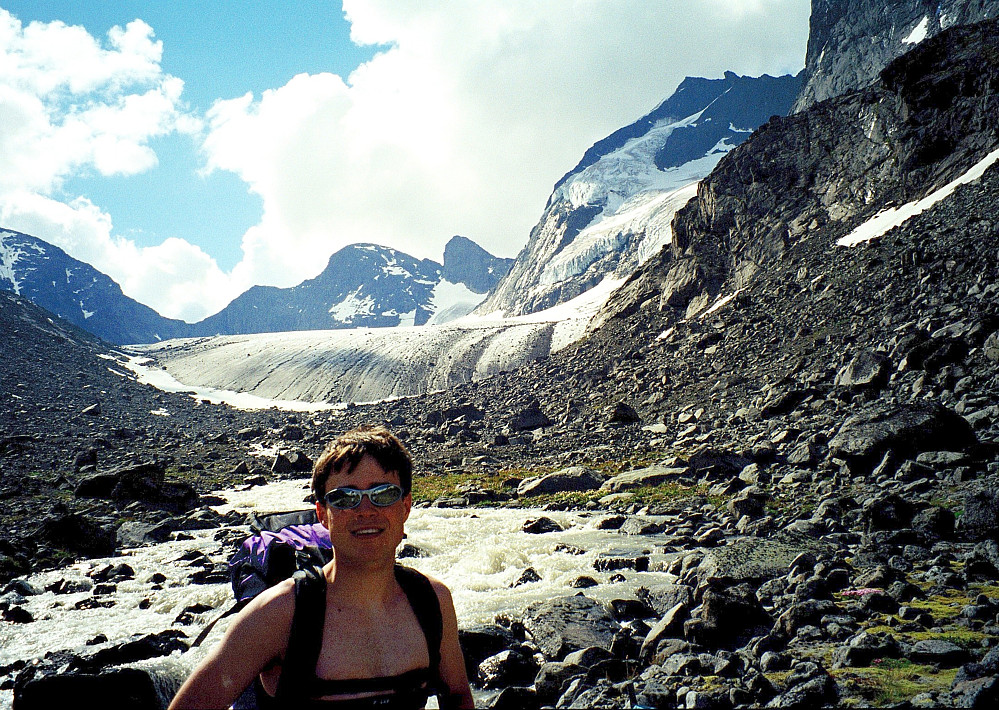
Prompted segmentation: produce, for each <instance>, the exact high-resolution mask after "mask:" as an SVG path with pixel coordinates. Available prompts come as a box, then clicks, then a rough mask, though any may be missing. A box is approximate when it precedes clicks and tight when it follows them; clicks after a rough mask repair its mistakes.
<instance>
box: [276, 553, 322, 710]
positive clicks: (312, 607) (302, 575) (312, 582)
mask: <svg viewBox="0 0 999 710" xmlns="http://www.w3.org/2000/svg"><path fill="white" fill-rule="evenodd" d="M292 579H294V580H295V615H294V616H293V617H292V621H291V632H290V633H289V634H288V648H287V650H286V651H285V655H284V662H283V663H282V664H281V677H280V679H279V680H278V687H277V694H276V698H277V699H279V700H287V699H288V698H292V697H295V696H296V695H298V696H300V695H301V694H302V691H303V689H304V688H305V687H306V686H307V685H308V683H309V681H310V680H312V679H314V678H315V677H316V664H317V663H318V662H319V652H320V651H321V650H322V649H321V647H322V643H323V626H324V621H325V619H326V577H325V576H324V575H323V570H322V567H319V566H318V565H315V564H306V565H304V566H303V567H302V569H300V570H298V571H297V572H295V574H294V575H292Z"/></svg>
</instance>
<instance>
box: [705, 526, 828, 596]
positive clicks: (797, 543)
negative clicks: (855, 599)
mask: <svg viewBox="0 0 999 710" xmlns="http://www.w3.org/2000/svg"><path fill="white" fill-rule="evenodd" d="M826 547H827V546H826V545H825V544H824V543H822V542H820V541H817V540H814V539H811V538H806V537H800V536H790V535H787V536H784V537H781V538H763V539H758V538H753V539H748V540H737V541H735V542H733V543H732V544H730V545H725V546H723V547H716V548H712V549H711V550H709V551H708V552H706V553H705V555H704V559H703V560H701V564H700V565H698V567H697V578H698V580H699V581H700V582H701V583H711V582H719V583H720V582H728V583H732V584H741V583H749V584H760V583H762V582H766V581H767V580H770V579H774V578H776V577H781V576H783V575H785V574H787V572H788V570H789V569H790V567H791V563H792V562H794V560H795V558H797V557H798V555H800V554H801V553H803V552H811V553H820V552H822V551H825V550H826Z"/></svg>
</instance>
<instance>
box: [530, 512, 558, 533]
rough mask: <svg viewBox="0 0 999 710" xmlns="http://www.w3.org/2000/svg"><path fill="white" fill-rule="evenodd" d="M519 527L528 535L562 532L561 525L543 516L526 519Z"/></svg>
mask: <svg viewBox="0 0 999 710" xmlns="http://www.w3.org/2000/svg"><path fill="white" fill-rule="evenodd" d="M521 529H522V530H523V531H524V532H525V533H527V534H528V535H543V534H544V533H550V532H562V530H563V528H562V526H561V525H559V524H558V523H556V522H555V521H554V520H552V519H551V518H548V517H545V516H541V517H540V518H532V519H531V520H528V521H526V522H525V523H524V525H523V528H521Z"/></svg>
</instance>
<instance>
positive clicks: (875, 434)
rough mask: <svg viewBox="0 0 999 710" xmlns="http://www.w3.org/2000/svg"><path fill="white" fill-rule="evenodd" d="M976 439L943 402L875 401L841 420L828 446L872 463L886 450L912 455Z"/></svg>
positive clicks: (956, 447)
mask: <svg viewBox="0 0 999 710" xmlns="http://www.w3.org/2000/svg"><path fill="white" fill-rule="evenodd" d="M976 442H977V438H976V437H975V433H974V431H973V430H972V428H971V425H970V424H969V423H968V422H967V421H966V420H965V419H964V418H963V417H961V416H960V415H959V414H957V413H955V412H953V411H951V410H950V409H947V408H946V407H944V406H943V405H940V404H935V403H919V404H909V405H903V406H899V407H887V406H885V405H883V404H874V405H872V406H870V407H868V408H867V409H865V410H863V411H861V412H860V413H858V414H855V415H853V416H851V417H848V418H847V419H846V421H844V422H843V425H842V426H841V427H840V429H839V431H838V432H837V433H836V435H835V436H834V437H833V438H832V440H830V442H829V450H830V453H831V454H832V455H833V456H836V457H839V458H842V459H846V460H848V461H851V462H854V463H857V464H858V465H862V466H868V467H873V464H874V463H877V461H880V460H881V459H882V458H883V457H884V455H885V454H886V453H887V452H888V451H893V452H894V453H895V454H897V455H898V456H900V457H904V458H905V457H907V458H914V457H915V456H916V455H917V454H919V453H920V452H923V451H939V450H960V449H965V448H967V447H969V446H972V445H974V444H975V443H976Z"/></svg>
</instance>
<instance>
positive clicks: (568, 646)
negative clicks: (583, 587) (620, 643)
mask: <svg viewBox="0 0 999 710" xmlns="http://www.w3.org/2000/svg"><path fill="white" fill-rule="evenodd" d="M523 624H524V628H525V629H526V630H527V632H528V633H529V634H530V635H531V638H532V639H534V643H536V644H537V646H538V648H540V649H541V652H542V653H543V654H544V655H545V658H548V659H556V660H557V659H562V658H564V657H565V655H566V654H568V653H571V652H572V651H576V650H579V649H581V648H586V647H588V646H600V647H602V648H607V649H609V648H610V644H611V641H612V640H613V638H614V633H615V632H616V631H617V629H618V625H617V623H616V622H615V621H614V619H613V618H612V617H611V615H610V614H609V613H608V612H607V610H606V609H605V608H604V607H603V605H602V604H600V603H599V602H596V601H594V600H593V599H590V598H588V597H585V596H581V595H580V596H575V597H562V598H559V599H547V600H544V601H540V602H535V603H534V604H531V605H530V606H528V607H527V609H526V610H525V611H524V617H523Z"/></svg>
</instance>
